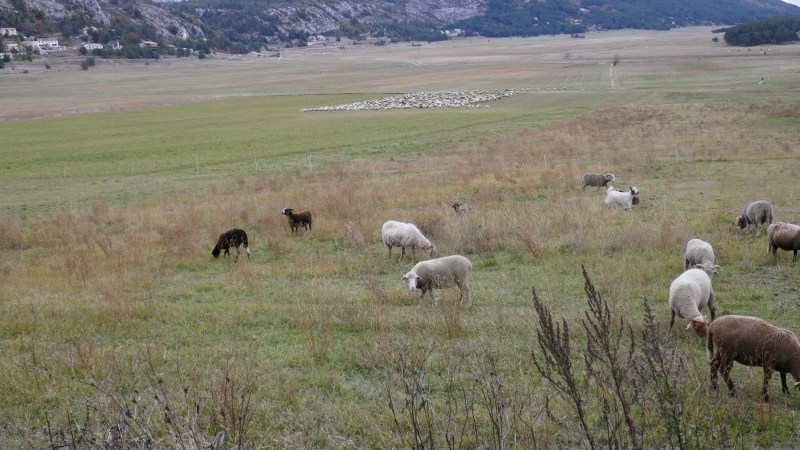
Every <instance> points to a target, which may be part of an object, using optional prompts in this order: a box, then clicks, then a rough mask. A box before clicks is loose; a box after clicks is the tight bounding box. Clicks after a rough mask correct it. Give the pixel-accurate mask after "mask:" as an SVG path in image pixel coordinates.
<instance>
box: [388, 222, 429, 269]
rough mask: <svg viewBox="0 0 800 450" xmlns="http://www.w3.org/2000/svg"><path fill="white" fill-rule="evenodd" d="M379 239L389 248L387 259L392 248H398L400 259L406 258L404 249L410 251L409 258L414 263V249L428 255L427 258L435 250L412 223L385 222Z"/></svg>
mask: <svg viewBox="0 0 800 450" xmlns="http://www.w3.org/2000/svg"><path fill="white" fill-rule="evenodd" d="M381 239H383V243H384V244H386V247H388V248H389V259H392V247H400V248H401V249H403V252H402V253H401V254H400V259H403V258H404V257H405V256H406V247H408V248H410V249H411V258H412V260H413V261H415V262H416V260H417V258H416V255H415V253H414V250H415V249H419V250H423V251H425V252H427V253H428V257H431V256H432V255H433V251H434V250H435V247H434V245H433V244H432V243H431V241H429V240H428V238H426V237H425V236H424V235H423V234H422V232H421V231H419V228H417V226H416V225H414V224H413V223H406V222H398V221H396V220H387V221H386V222H384V223H383V226H381Z"/></svg>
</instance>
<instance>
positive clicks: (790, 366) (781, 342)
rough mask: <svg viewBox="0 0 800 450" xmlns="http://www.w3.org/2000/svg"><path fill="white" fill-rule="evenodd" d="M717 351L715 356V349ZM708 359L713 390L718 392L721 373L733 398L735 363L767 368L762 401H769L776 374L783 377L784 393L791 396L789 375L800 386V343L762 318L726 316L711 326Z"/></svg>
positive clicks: (790, 333) (787, 332) (790, 334)
mask: <svg viewBox="0 0 800 450" xmlns="http://www.w3.org/2000/svg"><path fill="white" fill-rule="evenodd" d="M715 345H716V347H717V350H716V353H715V352H714V346H715ZM706 356H707V357H708V360H709V361H710V362H711V389H713V390H717V371H720V372H722V379H723V380H725V383H726V384H727V385H728V389H730V391H731V393H732V394H735V393H736V388H735V386H734V384H733V381H731V377H730V372H731V367H732V366H733V363H734V361H735V362H738V363H739V364H743V365H745V366H753V367H763V368H764V384H763V386H762V388H761V398H762V399H763V400H764V401H765V402H768V401H769V381H770V379H771V378H772V372H774V371H777V372H779V373H780V374H781V389H782V390H783V392H784V393H786V394H788V393H789V386H787V385H786V374H787V373H791V374H792V377H794V379H795V383H794V386H795V387H797V386H798V385H800V341H798V340H797V336H795V335H794V333H792V332H791V331H789V330H784V329H782V328H778V327H775V326H773V325H770V324H769V323H767V322H766V321H764V320H762V319H759V318H758V317H749V316H734V315H731V316H722V317H720V318H719V319H717V320H715V321H714V322H712V323H711V325H710V326H709V328H708V336H707V337H706Z"/></svg>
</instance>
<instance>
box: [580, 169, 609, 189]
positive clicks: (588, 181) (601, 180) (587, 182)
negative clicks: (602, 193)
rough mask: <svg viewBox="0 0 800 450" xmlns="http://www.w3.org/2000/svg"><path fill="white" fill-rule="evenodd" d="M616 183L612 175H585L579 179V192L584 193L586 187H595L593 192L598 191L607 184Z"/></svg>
mask: <svg viewBox="0 0 800 450" xmlns="http://www.w3.org/2000/svg"><path fill="white" fill-rule="evenodd" d="M612 181H617V177H615V176H614V174H613V173H607V174H605V175H603V174H599V173H585V174H583V177H582V178H581V190H582V191H584V192H586V186H595V187H597V189H595V192H597V191H599V190H600V188H601V187H603V188H604V187H606V186H607V185H608V183H610V182H612Z"/></svg>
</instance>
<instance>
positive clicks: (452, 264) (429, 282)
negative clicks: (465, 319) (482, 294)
mask: <svg viewBox="0 0 800 450" xmlns="http://www.w3.org/2000/svg"><path fill="white" fill-rule="evenodd" d="M470 269H472V263H471V262H469V260H468V259H467V258H465V257H463V256H461V255H451V256H444V257H441V258H436V259H429V260H427V261H420V262H418V263H417V264H416V265H415V266H414V267H413V268H412V269H411V270H410V271H408V272H406V274H405V275H403V281H405V283H406V286H408V289H409V290H410V291H412V292H413V291H414V290H416V289H419V290H420V294H419V305H418V306H422V300H423V298H424V297H425V293H426V292H428V291H430V293H431V297H432V298H433V305H434V306H436V304H437V303H438V302H439V299H437V298H436V296H435V295H433V290H434V289H446V288H450V287H453V286H458V288H459V289H460V292H459V294H458V302H459V303H462V302H463V299H464V293H465V292H466V294H467V306H469V305H471V304H472V293H471V292H470V289H469V286H468V285H467V276H468V275H469V271H470Z"/></svg>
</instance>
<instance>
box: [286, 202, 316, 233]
mask: <svg viewBox="0 0 800 450" xmlns="http://www.w3.org/2000/svg"><path fill="white" fill-rule="evenodd" d="M281 214H283V215H284V216H286V217H288V218H289V228H291V229H292V234H296V233H297V232H298V231H300V227H303V228H305V229H306V231H311V213H310V212H308V211H302V212H299V213H295V212H294V210H293V209H292V208H283V211H281Z"/></svg>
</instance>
